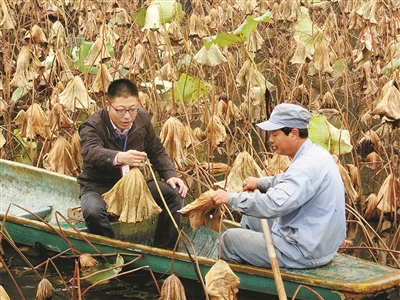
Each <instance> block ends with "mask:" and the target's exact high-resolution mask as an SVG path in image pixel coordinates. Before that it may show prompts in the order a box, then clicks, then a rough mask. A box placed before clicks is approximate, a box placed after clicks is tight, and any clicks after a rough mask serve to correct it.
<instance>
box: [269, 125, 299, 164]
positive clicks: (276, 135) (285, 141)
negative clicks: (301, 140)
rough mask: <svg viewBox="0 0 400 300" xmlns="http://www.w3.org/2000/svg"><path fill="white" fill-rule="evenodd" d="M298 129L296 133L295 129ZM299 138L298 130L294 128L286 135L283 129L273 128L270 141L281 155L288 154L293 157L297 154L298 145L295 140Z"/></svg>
mask: <svg viewBox="0 0 400 300" xmlns="http://www.w3.org/2000/svg"><path fill="white" fill-rule="evenodd" d="M295 130H296V131H297V132H296V133H297V134H295V132H294V131H295ZM297 139H298V130H297V129H293V130H292V131H291V132H290V133H289V135H286V134H285V133H284V132H283V131H282V130H280V129H278V130H273V131H270V134H269V139H268V141H269V143H270V145H271V147H272V149H273V150H274V151H275V152H276V153H277V154H281V155H288V156H290V157H291V158H293V157H294V156H295V155H296V152H297V150H298V146H297V144H296V143H295V141H296V140H297Z"/></svg>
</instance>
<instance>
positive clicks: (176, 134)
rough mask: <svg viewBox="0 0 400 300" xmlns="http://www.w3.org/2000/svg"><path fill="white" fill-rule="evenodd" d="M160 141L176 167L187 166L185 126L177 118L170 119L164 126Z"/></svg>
mask: <svg viewBox="0 0 400 300" xmlns="http://www.w3.org/2000/svg"><path fill="white" fill-rule="evenodd" d="M160 139H161V141H162V142H163V145H164V148H165V150H166V151H167V153H168V155H169V156H170V158H171V160H172V162H173V163H174V166H175V167H179V168H182V167H183V166H185V165H186V131H185V126H184V125H183V124H182V123H181V122H180V121H179V120H178V119H177V118H175V117H170V118H169V119H168V120H167V121H166V122H165V123H164V125H163V127H162V129H161V132H160Z"/></svg>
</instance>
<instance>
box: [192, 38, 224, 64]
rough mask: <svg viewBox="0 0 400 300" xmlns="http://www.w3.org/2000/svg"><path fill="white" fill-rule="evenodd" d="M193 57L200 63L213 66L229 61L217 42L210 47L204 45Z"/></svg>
mask: <svg viewBox="0 0 400 300" xmlns="http://www.w3.org/2000/svg"><path fill="white" fill-rule="evenodd" d="M193 58H194V60H195V61H197V62H198V63H199V64H201V65H206V66H211V67H213V66H217V65H219V64H222V63H224V62H227V61H228V60H227V59H226V58H225V56H224V55H223V54H222V52H221V50H219V48H218V46H217V45H215V44H211V46H210V49H207V48H206V47H205V46H203V47H202V48H201V49H200V50H199V52H197V53H196V55H195V56H194V57H193Z"/></svg>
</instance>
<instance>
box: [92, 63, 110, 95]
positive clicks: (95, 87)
mask: <svg viewBox="0 0 400 300" xmlns="http://www.w3.org/2000/svg"><path fill="white" fill-rule="evenodd" d="M112 81H113V78H112V76H111V74H110V72H109V71H108V68H107V66H106V65H105V64H101V65H100V67H99V69H98V70H97V74H96V78H95V80H94V82H93V84H92V89H91V91H92V92H95V93H98V92H103V93H106V92H107V89H108V86H109V85H110V84H111V82H112Z"/></svg>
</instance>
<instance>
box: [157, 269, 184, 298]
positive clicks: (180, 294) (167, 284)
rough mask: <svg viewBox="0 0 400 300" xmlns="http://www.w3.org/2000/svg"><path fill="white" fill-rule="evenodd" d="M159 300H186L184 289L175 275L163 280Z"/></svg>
mask: <svg viewBox="0 0 400 300" xmlns="http://www.w3.org/2000/svg"><path fill="white" fill-rule="evenodd" d="M159 300H186V295H185V288H184V286H183V284H182V282H181V281H180V280H179V278H178V277H176V275H175V274H172V275H170V276H168V277H167V279H165V281H164V283H163V285H162V287H161V295H160V298H159Z"/></svg>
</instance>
